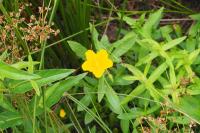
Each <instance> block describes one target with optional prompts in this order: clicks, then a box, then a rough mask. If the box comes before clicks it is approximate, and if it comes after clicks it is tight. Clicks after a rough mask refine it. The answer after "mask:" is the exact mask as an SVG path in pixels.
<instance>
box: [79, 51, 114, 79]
mask: <svg viewBox="0 0 200 133" xmlns="http://www.w3.org/2000/svg"><path fill="white" fill-rule="evenodd" d="M85 55H86V61H85V62H84V63H83V64H82V69H83V70H84V71H89V72H92V73H93V74H94V76H95V77H97V78H100V77H101V76H102V75H103V73H104V72H105V70H106V69H108V68H110V67H112V66H113V62H112V60H110V59H109V58H108V53H107V51H106V50H104V49H101V50H100V51H99V52H97V53H94V51H92V50H88V51H86V52H85Z"/></svg>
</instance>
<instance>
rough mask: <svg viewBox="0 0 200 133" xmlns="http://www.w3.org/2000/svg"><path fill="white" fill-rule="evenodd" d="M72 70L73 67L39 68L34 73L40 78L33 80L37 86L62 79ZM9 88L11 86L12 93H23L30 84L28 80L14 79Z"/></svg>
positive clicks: (29, 88)
mask: <svg viewBox="0 0 200 133" xmlns="http://www.w3.org/2000/svg"><path fill="white" fill-rule="evenodd" d="M73 72H74V70H73V69H49V70H40V71H36V72H35V73H36V74H37V75H39V76H41V78H40V79H36V80H34V81H35V82H36V84H37V85H38V87H41V86H44V85H47V84H50V83H52V82H55V81H58V80H60V79H63V78H65V77H67V76H69V75H70V74H72V73H73ZM9 87H10V88H13V89H12V90H11V91H12V92H13V93H25V92H27V91H29V90H31V89H32V85H31V83H30V82H29V81H27V82H24V81H17V82H16V81H14V82H13V83H11V85H9Z"/></svg>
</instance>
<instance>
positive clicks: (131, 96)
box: [121, 85, 145, 105]
mask: <svg viewBox="0 0 200 133" xmlns="http://www.w3.org/2000/svg"><path fill="white" fill-rule="evenodd" d="M144 91H145V87H144V85H138V86H137V87H136V88H135V89H133V90H132V92H131V93H130V94H128V96H126V97H125V98H124V99H123V100H122V101H121V105H124V104H126V103H128V102H129V101H130V100H132V99H134V98H135V97H136V96H138V95H140V94H141V93H143V92H144Z"/></svg>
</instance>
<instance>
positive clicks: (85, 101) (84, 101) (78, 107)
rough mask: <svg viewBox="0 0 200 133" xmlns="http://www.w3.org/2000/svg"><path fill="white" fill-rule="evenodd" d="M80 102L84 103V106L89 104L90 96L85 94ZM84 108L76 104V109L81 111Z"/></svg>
mask: <svg viewBox="0 0 200 133" xmlns="http://www.w3.org/2000/svg"><path fill="white" fill-rule="evenodd" d="M80 102H81V103H82V104H84V105H85V106H86V107H87V106H89V105H90V102H91V97H90V96H89V95H85V96H84V97H83V98H81V100H80ZM83 110H84V108H82V107H81V106H79V105H78V106H77V111H83Z"/></svg>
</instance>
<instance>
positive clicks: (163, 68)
mask: <svg viewBox="0 0 200 133" xmlns="http://www.w3.org/2000/svg"><path fill="white" fill-rule="evenodd" d="M167 68H168V65H167V63H163V64H161V65H160V66H159V67H157V68H156V69H155V70H154V71H153V72H152V73H151V76H150V77H149V78H148V82H150V83H154V82H155V81H156V80H157V79H158V78H159V77H160V76H161V74H162V73H163V72H165V71H166V69H167Z"/></svg>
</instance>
